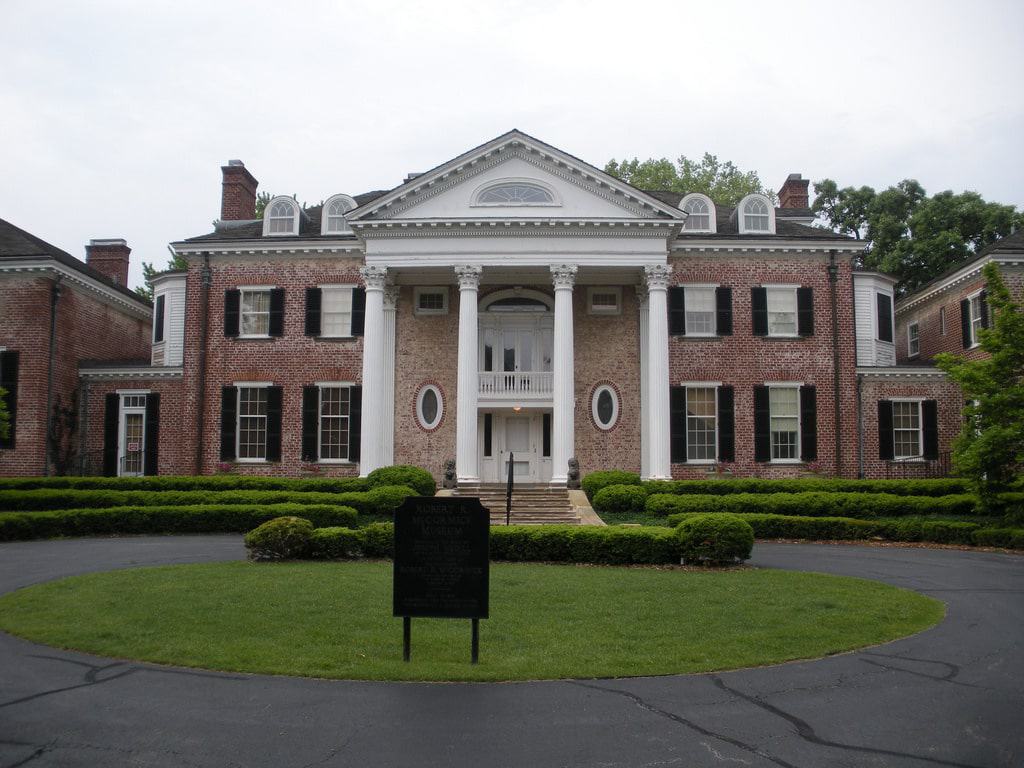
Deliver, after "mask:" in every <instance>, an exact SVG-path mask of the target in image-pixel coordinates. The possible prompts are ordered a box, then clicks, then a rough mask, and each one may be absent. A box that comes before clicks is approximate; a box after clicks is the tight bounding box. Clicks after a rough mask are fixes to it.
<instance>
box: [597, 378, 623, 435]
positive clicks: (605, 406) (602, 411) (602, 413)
mask: <svg viewBox="0 0 1024 768" xmlns="http://www.w3.org/2000/svg"><path fill="white" fill-rule="evenodd" d="M590 415H591V416H592V417H593V419H594V423H595V424H597V426H598V427H600V428H601V429H604V430H608V429H611V428H612V427H614V426H615V424H616V423H617V422H618V420H619V395H618V393H617V392H616V391H615V388H614V387H612V386H610V385H608V384H602V385H600V386H599V387H597V388H596V389H595V390H594V394H593V395H592V396H591V398H590Z"/></svg>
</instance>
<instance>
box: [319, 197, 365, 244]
mask: <svg viewBox="0 0 1024 768" xmlns="http://www.w3.org/2000/svg"><path fill="white" fill-rule="evenodd" d="M355 207H356V202H355V200H353V199H352V198H351V197H349V196H348V195H335V196H334V197H332V198H330V199H329V200H328V201H327V202H326V203H324V207H323V211H322V213H321V216H322V217H323V222H322V225H321V231H320V233H321V234H323V235H339V234H349V233H350V232H351V231H352V228H351V227H349V225H348V219H346V218H345V214H346V213H348V212H349V211H351V210H352V209H354V208H355Z"/></svg>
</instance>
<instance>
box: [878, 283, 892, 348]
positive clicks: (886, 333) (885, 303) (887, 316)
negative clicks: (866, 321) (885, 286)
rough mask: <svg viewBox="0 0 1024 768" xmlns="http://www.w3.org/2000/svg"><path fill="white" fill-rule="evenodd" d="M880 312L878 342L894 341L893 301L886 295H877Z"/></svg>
mask: <svg viewBox="0 0 1024 768" xmlns="http://www.w3.org/2000/svg"><path fill="white" fill-rule="evenodd" d="M875 305H876V307H877V311H878V340H879V341H892V299H891V298H890V297H889V296H888V295H887V294H885V293H876V294H875Z"/></svg>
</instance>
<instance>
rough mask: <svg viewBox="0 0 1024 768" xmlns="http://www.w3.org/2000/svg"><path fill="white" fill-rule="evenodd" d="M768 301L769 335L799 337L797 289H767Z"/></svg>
mask: <svg viewBox="0 0 1024 768" xmlns="http://www.w3.org/2000/svg"><path fill="white" fill-rule="evenodd" d="M765 297H766V298H767V301H768V335H769V336H796V335H797V312H796V310H797V302H796V288H790V287H774V288H773V287H766V288H765Z"/></svg>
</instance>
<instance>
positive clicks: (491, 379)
mask: <svg viewBox="0 0 1024 768" xmlns="http://www.w3.org/2000/svg"><path fill="white" fill-rule="evenodd" d="M479 376H480V388H479V390H478V392H479V394H480V396H481V397H487V398H509V399H516V400H531V399H532V400H550V399H551V397H552V386H551V371H515V372H501V371H480V374H479Z"/></svg>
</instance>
